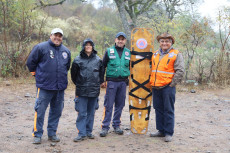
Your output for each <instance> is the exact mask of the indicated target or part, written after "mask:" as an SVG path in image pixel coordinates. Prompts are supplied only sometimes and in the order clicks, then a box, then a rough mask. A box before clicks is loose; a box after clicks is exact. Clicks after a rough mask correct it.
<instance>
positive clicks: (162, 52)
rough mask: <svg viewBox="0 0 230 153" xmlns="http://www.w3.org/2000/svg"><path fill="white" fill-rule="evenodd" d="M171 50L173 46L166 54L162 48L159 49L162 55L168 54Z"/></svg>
mask: <svg viewBox="0 0 230 153" xmlns="http://www.w3.org/2000/svg"><path fill="white" fill-rule="evenodd" d="M171 49H173V46H171V47H170V48H169V49H168V50H166V51H165V52H164V51H163V50H162V49H161V48H160V49H159V50H160V54H161V55H164V54H168V53H169V51H170V50H171Z"/></svg>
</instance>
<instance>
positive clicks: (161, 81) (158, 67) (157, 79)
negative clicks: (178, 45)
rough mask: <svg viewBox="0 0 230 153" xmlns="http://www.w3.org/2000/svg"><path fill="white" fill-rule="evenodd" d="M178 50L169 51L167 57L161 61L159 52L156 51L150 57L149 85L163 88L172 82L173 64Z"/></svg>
mask: <svg viewBox="0 0 230 153" xmlns="http://www.w3.org/2000/svg"><path fill="white" fill-rule="evenodd" d="M178 53H179V51H178V50H175V49H171V50H170V51H169V53H168V54H167V55H165V56H164V57H163V58H162V59H161V60H159V59H160V51H156V52H155V53H154V54H153V56H152V73H151V77H150V84H151V85H152V86H155V87H161V86H165V85H167V84H169V83H171V82H172V78H173V76H174V73H175V70H174V62H175V60H176V57H177V54H178Z"/></svg>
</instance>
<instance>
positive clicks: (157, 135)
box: [150, 131, 164, 137]
mask: <svg viewBox="0 0 230 153" xmlns="http://www.w3.org/2000/svg"><path fill="white" fill-rule="evenodd" d="M150 137H164V134H163V133H161V132H160V131H157V132H156V133H151V134H150Z"/></svg>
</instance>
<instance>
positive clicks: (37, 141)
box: [33, 137, 42, 144]
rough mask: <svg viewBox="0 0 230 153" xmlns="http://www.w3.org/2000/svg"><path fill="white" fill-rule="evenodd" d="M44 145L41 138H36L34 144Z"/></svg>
mask: <svg viewBox="0 0 230 153" xmlns="http://www.w3.org/2000/svg"><path fill="white" fill-rule="evenodd" d="M41 143H42V138H40V137H34V141H33V144H41Z"/></svg>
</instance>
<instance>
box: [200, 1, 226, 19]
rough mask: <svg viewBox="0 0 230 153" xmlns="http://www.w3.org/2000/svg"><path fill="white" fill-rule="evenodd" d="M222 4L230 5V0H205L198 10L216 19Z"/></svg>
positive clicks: (202, 14)
mask: <svg viewBox="0 0 230 153" xmlns="http://www.w3.org/2000/svg"><path fill="white" fill-rule="evenodd" d="M221 6H230V0H204V3H202V4H201V5H200V7H199V8H198V11H199V12H200V13H201V16H206V17H210V18H211V19H212V20H213V21H215V20H216V17H217V16H218V8H220V7H221Z"/></svg>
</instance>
